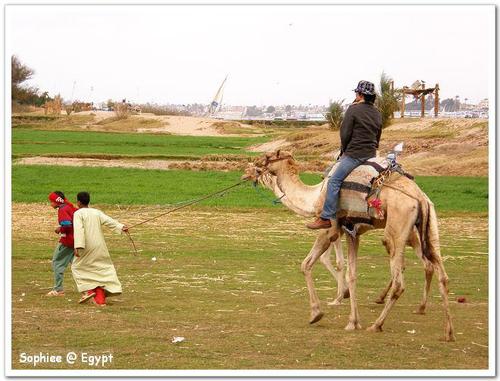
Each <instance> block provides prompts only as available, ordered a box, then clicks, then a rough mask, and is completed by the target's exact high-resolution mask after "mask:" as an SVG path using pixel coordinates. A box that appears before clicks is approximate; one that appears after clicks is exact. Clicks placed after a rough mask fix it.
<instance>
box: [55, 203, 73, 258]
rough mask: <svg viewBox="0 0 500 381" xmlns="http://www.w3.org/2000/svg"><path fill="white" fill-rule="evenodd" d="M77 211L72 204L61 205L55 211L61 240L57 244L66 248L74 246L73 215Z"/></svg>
mask: <svg viewBox="0 0 500 381" xmlns="http://www.w3.org/2000/svg"><path fill="white" fill-rule="evenodd" d="M76 210H77V209H76V208H75V207H74V206H73V205H72V204H62V205H61V206H60V207H59V208H58V210H57V217H58V221H59V226H60V227H61V231H60V234H61V238H60V239H59V242H60V243H61V244H62V245H64V246H67V247H71V248H72V247H73V246H74V237H73V214H75V211H76Z"/></svg>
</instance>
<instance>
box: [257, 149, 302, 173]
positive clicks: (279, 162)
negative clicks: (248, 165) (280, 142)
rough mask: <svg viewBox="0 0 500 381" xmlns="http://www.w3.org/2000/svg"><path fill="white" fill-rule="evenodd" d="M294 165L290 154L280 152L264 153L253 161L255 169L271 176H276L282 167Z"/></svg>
mask: <svg viewBox="0 0 500 381" xmlns="http://www.w3.org/2000/svg"><path fill="white" fill-rule="evenodd" d="M294 163H295V161H294V159H293V156H292V154H291V153H290V152H287V151H282V150H277V151H274V152H268V153H265V154H264V155H262V156H260V157H258V158H257V159H255V161H254V164H255V166H256V167H258V168H260V169H262V170H264V171H267V172H269V173H271V174H273V175H276V173H277V172H278V171H279V170H280V169H281V168H283V166H285V165H290V164H294Z"/></svg>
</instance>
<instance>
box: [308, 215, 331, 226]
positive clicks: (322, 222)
mask: <svg viewBox="0 0 500 381" xmlns="http://www.w3.org/2000/svg"><path fill="white" fill-rule="evenodd" d="M306 226H307V227H308V228H309V229H329V228H331V227H332V223H331V222H330V220H324V219H322V218H321V217H318V218H317V219H316V220H315V221H314V222H310V223H308V224H307V225H306Z"/></svg>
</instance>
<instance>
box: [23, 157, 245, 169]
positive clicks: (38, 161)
mask: <svg viewBox="0 0 500 381" xmlns="http://www.w3.org/2000/svg"><path fill="white" fill-rule="evenodd" d="M15 163H16V164H24V165H61V166H69V167H107V168H138V169H160V170H172V169H190V170H201V171H203V170H215V171H239V170H243V169H244V168H245V167H246V165H247V163H246V162H244V161H201V160H200V161H196V160H191V161H189V160H141V159H136V160H134V159H132V160H120V159H112V160H105V159H91V158H71V157H43V156H34V157H26V158H22V159H19V160H16V162H15Z"/></svg>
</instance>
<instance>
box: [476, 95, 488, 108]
mask: <svg viewBox="0 0 500 381" xmlns="http://www.w3.org/2000/svg"><path fill="white" fill-rule="evenodd" d="M477 107H478V108H480V109H481V110H488V109H489V102H488V98H484V99H483V100H482V101H481V102H479V104H478V105H477Z"/></svg>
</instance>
